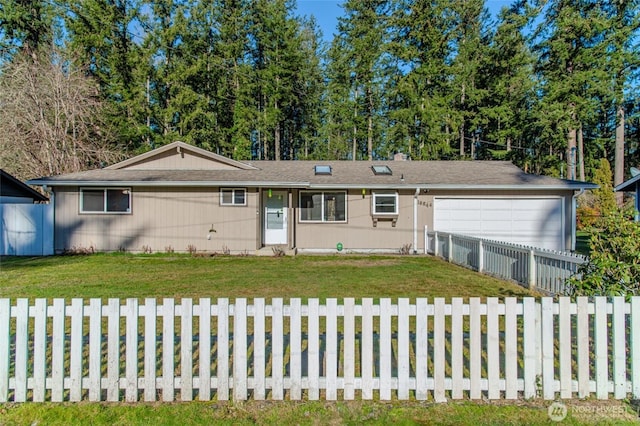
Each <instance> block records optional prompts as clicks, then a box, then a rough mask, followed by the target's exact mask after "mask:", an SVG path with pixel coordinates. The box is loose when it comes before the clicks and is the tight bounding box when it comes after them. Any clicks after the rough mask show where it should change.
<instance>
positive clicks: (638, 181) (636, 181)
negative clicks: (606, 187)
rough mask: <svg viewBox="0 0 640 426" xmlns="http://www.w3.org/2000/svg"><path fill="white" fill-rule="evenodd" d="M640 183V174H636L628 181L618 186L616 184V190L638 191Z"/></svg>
mask: <svg viewBox="0 0 640 426" xmlns="http://www.w3.org/2000/svg"><path fill="white" fill-rule="evenodd" d="M638 185H640V175H638V176H634V177H633V178H631V179H629V180H628V181H626V182H622V183H621V184H619V185H618V186H616V187H615V188H613V189H614V191H616V192H632V191H636V187H637V186H638Z"/></svg>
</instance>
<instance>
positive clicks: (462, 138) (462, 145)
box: [460, 83, 465, 157]
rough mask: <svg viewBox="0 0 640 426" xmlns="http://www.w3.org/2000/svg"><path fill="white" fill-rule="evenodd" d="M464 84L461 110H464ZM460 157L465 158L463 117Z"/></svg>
mask: <svg viewBox="0 0 640 426" xmlns="http://www.w3.org/2000/svg"><path fill="white" fill-rule="evenodd" d="M464 100H465V96H464V83H463V84H462V94H461V95H460V109H461V110H462V109H463V108H464ZM460 157H464V117H462V124H461V125H460Z"/></svg>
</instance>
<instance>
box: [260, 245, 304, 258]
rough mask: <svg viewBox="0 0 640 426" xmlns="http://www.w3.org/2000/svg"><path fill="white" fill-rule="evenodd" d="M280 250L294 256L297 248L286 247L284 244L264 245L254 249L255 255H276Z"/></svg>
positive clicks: (286, 254)
mask: <svg viewBox="0 0 640 426" xmlns="http://www.w3.org/2000/svg"><path fill="white" fill-rule="evenodd" d="M280 251H281V252H282V253H284V255H285V256H295V255H296V254H297V253H298V249H297V248H295V247H294V248H292V249H288V248H285V247H284V246H265V247H262V248H260V249H258V250H256V253H255V254H256V256H278V255H279V253H280Z"/></svg>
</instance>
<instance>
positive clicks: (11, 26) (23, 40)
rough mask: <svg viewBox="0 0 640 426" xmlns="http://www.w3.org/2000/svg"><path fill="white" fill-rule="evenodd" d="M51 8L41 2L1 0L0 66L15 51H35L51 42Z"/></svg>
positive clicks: (33, 52)
mask: <svg viewBox="0 0 640 426" xmlns="http://www.w3.org/2000/svg"><path fill="white" fill-rule="evenodd" d="M54 16H55V9H54V8H53V7H52V6H51V3H50V2H48V1H44V0H3V1H2V3H0V63H2V62H5V61H9V60H11V58H12V57H13V55H14V54H16V53H17V52H18V51H20V50H22V51H27V52H29V54H32V55H34V59H35V52H36V51H37V50H38V49H39V48H40V47H42V46H43V45H46V44H47V43H49V42H51V41H52V39H53V18H54Z"/></svg>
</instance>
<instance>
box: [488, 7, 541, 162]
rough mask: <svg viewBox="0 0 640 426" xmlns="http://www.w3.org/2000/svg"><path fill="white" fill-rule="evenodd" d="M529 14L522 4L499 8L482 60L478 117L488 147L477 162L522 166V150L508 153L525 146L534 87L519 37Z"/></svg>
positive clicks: (530, 59)
mask: <svg viewBox="0 0 640 426" xmlns="http://www.w3.org/2000/svg"><path fill="white" fill-rule="evenodd" d="M529 13H530V11H529V10H528V7H527V5H526V3H525V2H524V1H520V2H516V3H514V4H513V5H511V6H510V7H509V8H503V9H502V11H501V12H500V14H499V16H498V23H497V29H496V31H495V34H493V36H492V39H491V43H490V45H489V48H488V52H487V55H486V56H485V57H484V58H483V59H484V60H483V62H482V65H481V67H482V68H481V72H480V79H481V86H482V87H483V88H484V90H486V93H487V96H486V97H485V98H484V102H483V104H482V106H481V107H480V109H479V114H480V115H481V116H482V117H483V118H484V120H486V125H485V126H483V138H485V139H486V140H487V141H491V142H492V144H491V145H488V146H486V149H485V150H482V151H481V152H480V153H479V156H480V158H485V159H492V158H495V159H505V158H507V157H509V158H513V159H518V160H519V162H520V163H521V165H524V164H525V162H524V161H523V160H525V158H526V157H525V156H523V155H522V154H523V152H522V149H519V150H518V151H517V152H516V153H512V148H513V147H514V145H515V146H517V147H518V148H524V147H525V146H526V145H527V140H526V137H525V135H526V130H527V127H528V122H529V121H530V111H531V109H532V107H533V105H534V102H535V84H534V81H533V80H532V79H531V75H532V71H533V64H534V57H533V55H532V54H531V51H530V50H529V49H528V47H527V44H526V38H525V36H524V34H523V33H524V31H525V29H526V26H527V23H528V22H529V20H530V15H529ZM514 154H515V155H514Z"/></svg>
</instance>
